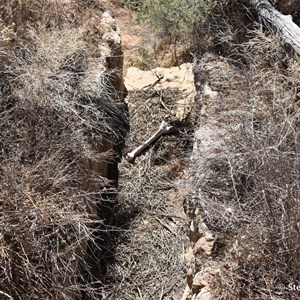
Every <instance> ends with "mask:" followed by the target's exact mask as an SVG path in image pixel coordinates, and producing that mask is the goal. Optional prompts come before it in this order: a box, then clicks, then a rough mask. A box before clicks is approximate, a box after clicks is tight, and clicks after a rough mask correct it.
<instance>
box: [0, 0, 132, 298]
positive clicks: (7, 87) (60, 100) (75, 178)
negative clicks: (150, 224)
mask: <svg viewBox="0 0 300 300" xmlns="http://www.w3.org/2000/svg"><path fill="white" fill-rule="evenodd" d="M80 3H81V2H79V1H78V2H77V1H73V2H64V1H0V8H1V9H0V11H1V19H2V23H0V24H1V25H0V35H1V42H0V61H1V63H0V107H1V109H0V161H1V168H0V190H1V192H0V206H1V213H0V225H1V226H0V227H1V230H0V297H2V298H3V297H4V299H11V298H12V299H22V300H26V299H75V298H76V297H77V298H80V299H82V298H83V297H85V299H99V297H100V295H99V290H97V284H95V281H96V280H97V277H94V276H95V274H92V266H91V262H92V263H93V264H95V257H88V256H89V253H92V251H90V249H93V248H96V247H98V246H97V243H96V239H98V240H99V239H100V238H101V234H100V236H99V230H97V228H98V226H99V225H101V224H102V222H101V220H99V219H98V217H97V208H98V209H99V211H101V205H102V203H103V202H102V200H103V201H104V199H102V193H104V187H107V186H108V185H109V182H108V180H106V179H104V178H103V177H102V176H101V175H102V174H101V173H99V168H98V167H100V168H101V165H103V164H106V162H110V161H111V158H112V155H113V153H110V152H108V150H109V149H110V148H111V146H112V144H113V143H119V142H120V140H121V139H122V138H123V137H124V134H125V132H126V128H127V119H126V114H125V111H124V108H123V106H122V104H121V103H119V102H118V101H117V100H116V99H117V96H116V92H115V91H113V89H112V87H111V85H110V76H112V75H111V74H109V73H107V72H105V71H101V70H99V71H98V72H95V71H93V72H92V71H91V69H90V64H89V63H90V58H91V57H90V56H89V55H91V54H92V53H94V50H93V49H94V48H95V47H96V45H88V44H87V43H86V41H85V39H84V32H85V30H88V29H89V28H88V27H85V25H84V22H85V21H84V20H85V18H86V15H90V14H91V12H92V10H91V9H92V8H93V9H95V12H94V13H95V15H96V18H98V17H100V15H101V13H102V9H103V7H102V6H99V5H98V6H99V7H98V6H96V4H97V3H96V2H95V1H88V3H87V2H85V4H84V5H82V4H80ZM78 9H81V11H82V13H81V14H80V13H79V11H78ZM96 9H98V10H96ZM72 11H73V12H74V14H75V15H76V18H75V19H74V18H73V17H71V16H69V14H70V13H71V12H72ZM77 17H78V19H77ZM71 20H72V21H71ZM80 20H81V22H82V27H79V26H80V25H81V23H79V21H80ZM76 22H78V23H76ZM80 29H82V30H80ZM2 37H4V38H2ZM93 47H94V48H93ZM92 58H93V57H92ZM95 59H96V58H93V63H95V62H96V60H95ZM93 66H94V65H93ZM90 165H94V166H96V168H94V169H93V168H90ZM103 175H105V174H103ZM99 259H100V258H99ZM96 275H99V274H96ZM2 298H1V299H2Z"/></svg>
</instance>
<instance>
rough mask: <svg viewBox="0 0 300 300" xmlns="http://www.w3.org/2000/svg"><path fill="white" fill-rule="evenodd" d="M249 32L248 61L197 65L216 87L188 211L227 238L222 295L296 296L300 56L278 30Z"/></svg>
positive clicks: (241, 48) (196, 160) (219, 294)
mask: <svg viewBox="0 0 300 300" xmlns="http://www.w3.org/2000/svg"><path fill="white" fill-rule="evenodd" d="M250 34H251V35H252V36H255V38H253V39H250V40H249V41H248V42H246V43H244V44H242V45H240V46H239V48H238V49H236V51H238V52H239V53H240V54H242V55H243V59H244V61H245V62H247V67H245V66H244V68H243V69H239V68H237V67H235V66H234V65H233V64H232V63H231V61H230V59H223V62H222V63H220V62H219V65H218V63H216V62H215V61H213V59H211V60H210V61H209V59H208V60H207V59H206V60H205V59H204V60H202V62H200V64H199V66H198V67H199V68H200V69H201V70H202V74H205V75H203V76H204V77H205V79H206V80H207V81H208V82H210V84H211V87H212V90H214V91H218V92H219V96H218V98H217V100H214V102H210V103H206V101H209V100H207V99H206V98H205V97H204V96H203V94H202V98H201V99H202V100H201V101H202V104H204V105H208V107H209V108H208V111H207V114H208V115H209V116H207V117H206V116H202V119H201V122H202V127H203V128H202V129H201V128H200V131H199V133H198V134H199V141H198V143H199V145H198V152H195V156H194V159H193V163H192V165H191V172H190V176H189V185H188V186H189V187H191V190H192V191H193V192H192V193H190V195H191V197H193V200H191V203H192V206H193V209H194V210H193V211H192V214H194V218H195V217H196V218H198V219H201V221H204V222H205V223H206V224H207V225H208V227H209V228H210V229H211V230H212V231H213V232H214V233H215V234H217V235H218V236H223V237H224V236H226V237H227V238H226V239H227V240H228V239H229V240H230V241H231V242H228V248H227V249H229V247H230V248H231V249H232V250H231V252H230V255H228V257H227V258H226V261H227V264H226V267H225V268H224V269H222V272H223V282H222V283H219V286H218V287H215V293H216V295H215V296H216V297H218V298H226V295H227V296H228V297H239V298H243V299H246V298H247V299H270V297H276V296H277V297H280V299H286V297H288V296H289V297H291V299H296V298H297V291H293V290H292V289H291V288H289V284H295V285H297V283H298V280H299V275H300V274H299V254H300V253H299V244H300V239H299V238H300V236H299V214H298V211H299V209H300V201H299V199H300V194H299V191H300V189H299V180H300V178H299V167H300V165H299V155H300V148H299V138H300V136H299V130H298V128H299V116H300V115H299V112H300V111H299V104H298V101H299V95H298V93H299V80H298V78H299V70H300V61H299V58H298V57H294V56H293V55H291V54H290V55H289V56H288V55H287V53H286V52H285V51H284V50H283V48H281V45H280V40H279V39H278V38H277V37H273V38H272V37H270V36H269V37H267V36H266V35H265V34H263V33H262V32H261V31H257V32H255V34H254V33H253V32H251V33H250ZM225 79H226V80H225ZM241 87H242V88H241ZM207 128H208V129H207ZM205 133H207V134H208V136H209V137H208V138H207V137H206V136H205ZM196 149H197V148H196ZM195 214H196V216H195ZM197 214H198V215H197ZM223 259H224V256H223ZM234 262H237V264H235V263H234ZM221 281H222V280H221ZM224 282H225V283H224ZM222 285H223V289H222ZM224 285H225V286H226V288H225V290H224ZM232 286H235V289H234V290H233V289H232ZM282 286H284V288H283V287H282ZM233 295H234V296H233Z"/></svg>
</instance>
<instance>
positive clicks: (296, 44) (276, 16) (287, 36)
mask: <svg viewBox="0 0 300 300" xmlns="http://www.w3.org/2000/svg"><path fill="white" fill-rule="evenodd" d="M248 3H249V5H250V6H251V7H252V8H253V9H254V10H255V11H256V12H257V14H258V16H259V19H260V22H261V23H264V24H265V25H267V26H268V27H272V28H276V30H277V32H278V33H279V35H280V36H281V37H282V39H283V40H284V42H286V43H287V44H289V45H290V46H291V47H292V48H293V49H294V50H295V51H296V52H297V53H298V54H299V55H300V28H299V27H298V26H297V25H296V24H295V23H294V22H293V19H292V16H291V15H283V14H281V13H280V12H279V11H278V10H276V9H275V8H274V7H273V6H272V5H271V4H270V2H269V1H267V0H248Z"/></svg>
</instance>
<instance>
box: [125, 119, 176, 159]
mask: <svg viewBox="0 0 300 300" xmlns="http://www.w3.org/2000/svg"><path fill="white" fill-rule="evenodd" d="M172 130H173V126H170V125H169V124H168V123H167V122H165V121H162V123H161V124H160V126H159V129H158V130H157V131H156V132H155V133H154V134H153V135H152V136H151V137H150V138H149V139H148V140H147V141H146V142H145V143H144V144H142V145H140V146H139V147H137V148H136V149H135V150H133V151H131V152H129V153H128V154H127V156H126V159H127V160H128V161H133V160H134V159H135V158H136V156H137V155H139V154H140V153H141V152H142V151H143V150H144V149H146V148H147V147H148V146H149V145H150V144H152V143H153V142H155V141H156V140H157V139H158V138H159V137H160V136H161V135H163V134H166V133H169V132H171V131H172Z"/></svg>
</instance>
